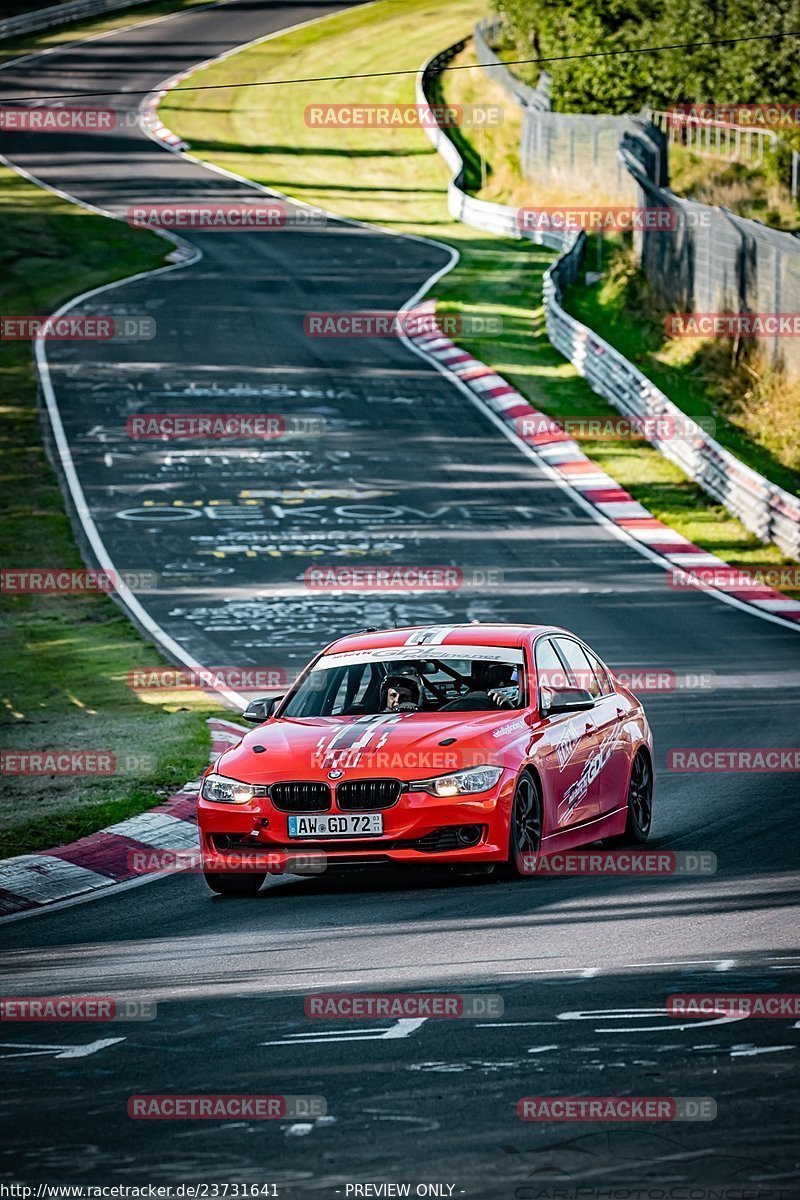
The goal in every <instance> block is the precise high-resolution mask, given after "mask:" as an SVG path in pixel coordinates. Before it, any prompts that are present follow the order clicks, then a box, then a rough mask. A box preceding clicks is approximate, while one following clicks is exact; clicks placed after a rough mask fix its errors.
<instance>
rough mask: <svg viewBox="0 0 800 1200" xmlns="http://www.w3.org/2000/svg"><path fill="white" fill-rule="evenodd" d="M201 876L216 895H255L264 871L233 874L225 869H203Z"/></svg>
mask: <svg viewBox="0 0 800 1200" xmlns="http://www.w3.org/2000/svg"><path fill="white" fill-rule="evenodd" d="M203 877H204V879H205V881H206V883H207V884H208V886H209V887H210V888H211V891H212V892H216V893H217V895H218V896H255V895H256V893H257V892H258V890H259V888H260V887H261V885H262V883H263V882H264V880H265V879H266V878H267V873H266V871H253V872H248V873H247V874H235V873H234V872H232V871H231V872H226V871H204V872H203Z"/></svg>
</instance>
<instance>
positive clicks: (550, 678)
mask: <svg viewBox="0 0 800 1200" xmlns="http://www.w3.org/2000/svg"><path fill="white" fill-rule="evenodd" d="M536 675H537V682H538V685H539V707H540V708H542V707H546V705H544V700H545V699H546V698H547V697H549V696H550V695H552V693H553V692H556V691H559V690H561V689H562V688H565V687H575V686H576V684H575V683H574V682H573V681H572V680H571V679H570V678H569V677H568V675H567V672H566V671H565V669H564V664H563V663H562V661H561V659H560V658H559V657H558V655H557V654H556V652H555V649H554V648H553V643H552V642H551V641H550V639H549V638H541V639H540V640H539V641H538V642H537V643H536Z"/></svg>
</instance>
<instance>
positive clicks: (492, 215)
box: [417, 38, 564, 250]
mask: <svg viewBox="0 0 800 1200" xmlns="http://www.w3.org/2000/svg"><path fill="white" fill-rule="evenodd" d="M468 41H469V38H464V39H463V41H460V42H456V43H455V45H453V46H448V48H447V49H446V50H442V51H441V53H440V54H436V55H434V57H433V58H431V59H429V60H428V62H426V63H425V65H424V67H423V68H422V70H421V71H420V72H419V74H418V75H417V104H418V105H420V106H421V108H428V105H429V99H428V92H429V89H430V86H431V84H432V82H433V80H434V79H435V78H436V76H437V75H438V74H439V72H440V70H441V69H442V67H444V66H445V65H446V64H447V63H448V62H449V61H450V60H451V59H452V58H455V56H456V55H457V54H458V53H459V52H460V51H461V50H463V49H464V47H465V46H466V44H467V42H468ZM428 113H429V114H430V115H429V116H428V117H427V118H426V119H425V120H424V121H422V127H423V128H424V130H425V132H426V133H427V135H428V137H429V138H430V140H431V141H432V142H433V145H434V146H435V148H436V149H437V150H438V152H439V154H440V155H441V156H442V158H443V159H444V161H445V162H446V163H447V165H448V167H449V168H450V170H451V171H452V172H453V175H452V178H451V179H450V182H449V184H448V185H447V206H448V208H449V210H450V213H451V215H452V216H454V217H455V218H456V220H457V221H463V222H464V224H465V225H473V226H474V227H475V228H476V229H484V230H486V231H487V233H496V234H498V235H499V236H500V237H512V238H521V237H524V238H527V239H528V240H529V241H532V242H535V243H536V244H537V245H540V246H548V247H549V248H550V249H551V250H561V249H563V246H564V238H563V237H562V235H561V234H558V233H549V232H548V231H547V230H544V231H541V232H540V231H538V230H536V231H528V230H525V231H521V230H520V228H519V225H518V222H517V210H516V208H514V207H512V205H510V204H493V203H492V202H491V201H489V200H478V199H477V198H476V197H475V196H470V195H469V194H468V193H467V192H465V191H464V188H463V186H462V185H463V183H464V160H463V159H462V157H461V154H460V153H459V150H458V148H457V146H456V145H455V144H454V143H453V142H452V141H451V140H450V138H449V137H448V136H447V134H446V133H445V132H444V130H443V129H441V128H440V127H439V125H438V124H437V123H436V121H435V119H434V117H433V114H432V112H431V110H430V108H428Z"/></svg>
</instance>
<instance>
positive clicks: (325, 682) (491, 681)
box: [280, 647, 563, 718]
mask: <svg viewBox="0 0 800 1200" xmlns="http://www.w3.org/2000/svg"><path fill="white" fill-rule="evenodd" d="M401 649H402V648H401ZM375 655H376V656H375V657H374V658H366V657H358V656H357V655H356V657H355V660H354V659H353V657H352V656H350V657H349V656H348V655H347V654H344V655H331V656H330V658H328V657H327V656H323V657H322V658H320V659H318V660H317V662H316V663H315V666H314V669H313V670H312V671H310V672H309V673H308V674H306V675H304V676H302V677H301V679H300V680H299V681H298V683H297V684H296V685H295V688H294V689H293V691H292V692H291V693H290V695H289V696H288V697H287V699H286V703H285V705H284V706H283V708H282V710H281V714H280V715H281V717H329V716H333V717H353V718H357V717H363V716H376V715H378V714H380V713H384V712H387V711H393V706H394V704H395V703H398V702H399V701H397V700H395V701H391V700H390V697H389V692H390V691H392V692H393V693H396V692H397V686H398V683H399V684H400V685H401V690H402V691H403V696H404V699H403V701H402V704H403V708H402V711H405V712H407V711H409V710H410V711H415V712H439V711H450V712H457V711H463V712H467V711H471V712H496V711H497V710H498V709H519V708H523V707H524V705H525V696H526V686H525V668H524V657H523V653H522V651H521V650H518V649H505V648H503V647H496V648H494V647H490V648H488V649H487V650H486V651H482V650H477V651H475V653H474V656H472V657H468V656H467V655H464V656H463V657H462V656H459V657H457V658H456V657H450V655H448V654H446V653H445V652H443V653H441V654H437V653H430V652H428V653H420V654H419V655H417V654H415V656H414V657H413V658H412V657H411V656H409V655H405V656H403V657H401V656H400V655H398V657H397V658H393V657H391V655H390V654H381V653H380V651H376V652H375ZM331 660H333V661H331ZM561 670H562V674H563V668H561ZM403 684H405V685H406V687H405V688H402V685H403ZM562 686H563V685H562ZM406 691H408V696H406V695H405V693H406ZM398 711H401V710H398Z"/></svg>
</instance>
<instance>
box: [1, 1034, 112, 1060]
mask: <svg viewBox="0 0 800 1200" xmlns="http://www.w3.org/2000/svg"><path fill="white" fill-rule="evenodd" d="M124 1041H125V1038H124V1037H116V1038H100V1039H99V1040H98V1041H96V1042H88V1043H87V1044H86V1045H84V1046H69V1045H67V1046H64V1045H58V1046H43V1045H41V1044H39V1045H31V1043H30V1042H0V1050H13V1051H14V1053H13V1054H0V1058H35V1057H37V1056H39V1055H45V1056H46V1055H50V1056H52V1057H53V1058H88V1057H89V1055H90V1054H97V1052H98V1050H105V1049H106V1047H107V1046H113V1045H115V1044H116V1043H117V1042H124Z"/></svg>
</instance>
